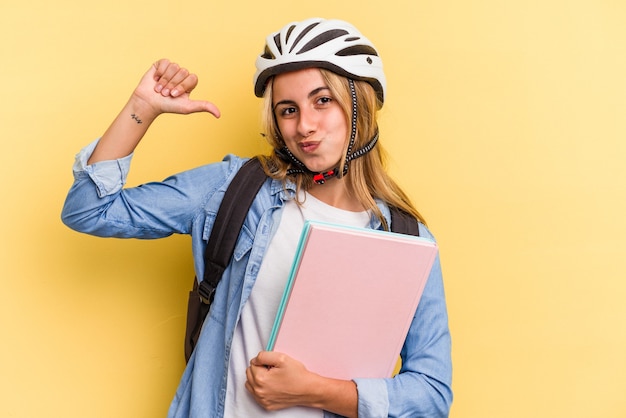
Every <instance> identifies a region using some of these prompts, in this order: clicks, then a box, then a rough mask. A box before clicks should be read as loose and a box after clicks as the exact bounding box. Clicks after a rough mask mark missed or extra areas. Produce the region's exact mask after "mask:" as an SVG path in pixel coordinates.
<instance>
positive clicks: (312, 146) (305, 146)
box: [298, 141, 320, 153]
mask: <svg viewBox="0 0 626 418" xmlns="http://www.w3.org/2000/svg"><path fill="white" fill-rule="evenodd" d="M319 146H320V142H319V141H304V142H300V143H299V144H298V147H300V149H301V150H302V152H304V153H312V152H315V150H317V149H318V148H319Z"/></svg>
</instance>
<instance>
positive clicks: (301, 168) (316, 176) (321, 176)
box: [276, 79, 378, 184]
mask: <svg viewBox="0 0 626 418" xmlns="http://www.w3.org/2000/svg"><path fill="white" fill-rule="evenodd" d="M348 84H349V86H350V94H351V96H352V120H351V130H350V142H349V143H348V150H347V152H346V161H345V164H344V165H343V172H342V173H341V176H345V175H346V174H348V166H349V163H350V161H352V160H354V159H355V158H359V157H361V156H363V155H365V154H367V153H368V152H370V151H371V150H372V149H373V148H374V146H375V145H376V143H377V142H378V132H376V134H375V135H374V136H373V137H372V139H370V140H369V142H368V143H367V144H365V146H364V147H363V148H361V149H358V150H357V151H355V152H352V147H353V146H354V140H355V138H356V121H357V106H356V90H355V89H354V81H352V80H351V79H348ZM276 154H277V155H278V156H279V157H280V158H282V159H283V160H284V161H287V162H291V163H294V164H295V165H296V166H297V168H290V169H289V170H287V174H288V175H292V174H299V173H302V174H311V175H313V182H314V183H316V184H324V183H325V182H326V180H327V179H329V178H332V177H339V176H340V174H339V173H340V170H339V167H335V168H333V169H331V170H328V171H324V172H321V173H315V172H313V171H311V170H309V169H308V168H307V167H306V166H305V165H304V164H303V163H302V161H300V160H299V159H298V158H297V157H296V156H295V155H293V154H292V153H291V151H289V148H287V146H284V147H282V148H281V149H277V150H276Z"/></svg>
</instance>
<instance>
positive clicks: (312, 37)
mask: <svg viewBox="0 0 626 418" xmlns="http://www.w3.org/2000/svg"><path fill="white" fill-rule="evenodd" d="M312 67H315V68H325V69H327V70H330V71H332V72H335V73H337V74H339V75H343V76H345V77H348V78H351V79H354V80H363V81H366V82H368V83H370V84H371V85H372V87H374V90H375V91H376V95H377V96H378V99H379V101H380V106H381V107H382V104H383V102H384V99H385V88H386V80H385V74H384V73H383V66H382V61H381V59H380V57H379V56H378V52H377V51H376V49H375V48H374V45H373V44H372V43H371V42H370V41H369V40H368V39H367V38H365V37H364V36H363V35H361V33H360V32H359V31H358V30H357V29H356V28H355V27H354V26H352V25H351V24H349V23H347V22H344V21H342V20H325V19H319V18H314V19H308V20H304V21H302V22H292V23H289V24H288V25H286V26H285V27H283V28H282V29H281V30H280V31H279V32H276V33H272V34H270V35H269V36H268V37H267V38H266V42H265V51H264V52H263V54H261V55H260V56H259V57H258V58H257V60H256V73H255V75H254V94H255V95H256V96H257V97H262V96H263V92H264V91H265V86H266V84H267V80H268V79H269V78H270V77H272V76H274V75H277V74H281V73H285V72H290V71H296V70H301V69H304V68H312Z"/></svg>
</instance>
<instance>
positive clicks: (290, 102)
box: [272, 86, 330, 110]
mask: <svg viewBox="0 0 626 418" xmlns="http://www.w3.org/2000/svg"><path fill="white" fill-rule="evenodd" d="M324 90H328V91H330V88H329V87H326V86H322V87H318V88H316V89H313V90H311V92H310V93H309V94H308V95H307V98H309V99H310V98H311V97H313V96H315V95H317V94H319V93H321V92H322V91H324ZM295 103H296V102H295V101H293V100H281V101H280V102H278V103H276V104H275V105H274V106H273V107H272V109H273V110H276V108H277V107H278V106H280V105H291V104H295Z"/></svg>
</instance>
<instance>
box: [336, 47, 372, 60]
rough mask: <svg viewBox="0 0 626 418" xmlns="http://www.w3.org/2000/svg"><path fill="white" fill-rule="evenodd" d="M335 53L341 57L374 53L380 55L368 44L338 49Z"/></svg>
mask: <svg viewBox="0 0 626 418" xmlns="http://www.w3.org/2000/svg"><path fill="white" fill-rule="evenodd" d="M335 55H337V56H339V57H349V56H352V55H373V56H375V57H376V56H378V53H377V52H376V50H375V49H374V48H372V47H370V46H368V45H354V46H349V47H347V48H344V49H342V50H341V51H337V52H336V53H335Z"/></svg>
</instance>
